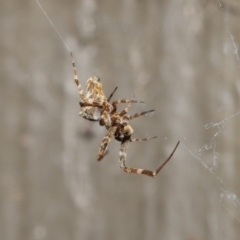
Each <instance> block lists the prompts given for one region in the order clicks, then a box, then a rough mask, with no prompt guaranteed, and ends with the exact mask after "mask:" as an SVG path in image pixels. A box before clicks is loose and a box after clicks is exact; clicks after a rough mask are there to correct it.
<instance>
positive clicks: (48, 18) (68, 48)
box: [35, 0, 72, 52]
mask: <svg viewBox="0 0 240 240" xmlns="http://www.w3.org/2000/svg"><path fill="white" fill-rule="evenodd" d="M35 1H36V3H37V4H38V6H39V8H40V9H41V10H42V12H43V13H44V15H45V16H46V18H47V20H48V21H49V23H50V24H51V26H52V27H53V29H54V30H55V32H56V33H57V35H58V36H59V37H60V39H61V40H62V42H63V44H64V45H65V47H66V48H67V50H68V51H69V52H72V51H71V49H70V47H69V46H68V45H67V43H66V42H65V40H64V39H63V37H62V35H61V33H60V32H59V31H58V29H57V28H56V26H55V25H54V23H53V21H52V20H51V18H50V17H49V16H48V14H47V13H46V11H45V10H44V8H43V7H42V5H41V4H40V2H39V1H38V0H35Z"/></svg>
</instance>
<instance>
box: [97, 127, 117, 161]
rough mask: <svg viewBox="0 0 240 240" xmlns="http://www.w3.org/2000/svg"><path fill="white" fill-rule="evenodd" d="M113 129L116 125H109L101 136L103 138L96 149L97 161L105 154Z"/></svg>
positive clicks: (114, 129)
mask: <svg viewBox="0 0 240 240" xmlns="http://www.w3.org/2000/svg"><path fill="white" fill-rule="evenodd" d="M115 131H116V127H110V128H109V130H108V132H107V134H106V135H105V137H104V138H103V140H102V142H101V144H100V147H99V150H98V156H97V160H98V161H101V160H102V159H103V158H104V156H105V155H106V151H107V148H108V145H109V143H110V141H111V140H112V137H113V135H114V133H115Z"/></svg>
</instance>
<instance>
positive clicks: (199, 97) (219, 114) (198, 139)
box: [15, 0, 240, 240]
mask: <svg viewBox="0 0 240 240" xmlns="http://www.w3.org/2000/svg"><path fill="white" fill-rule="evenodd" d="M37 2H38V1H37ZM99 2H100V1H99ZM137 2H138V1H134V0H126V1H122V2H121V11H122V12H121V11H120V12H121V14H122V15H121V14H119V12H118V11H117V10H116V9H117V8H118V7H116V8H114V6H115V5H114V3H111V2H110V1H102V3H98V2H97V1H95V0H82V1H79V4H78V3H77V2H75V3H74V4H75V6H76V9H78V10H76V12H75V13H73V12H71V13H69V15H66V16H65V15H64V13H63V12H64V7H63V6H62V5H61V6H62V8H60V10H61V11H59V12H58V13H57V11H54V10H53V9H54V8H55V7H58V6H56V5H58V3H57V2H55V3H52V4H53V5H54V6H52V8H51V12H50V13H49V11H50V10H49V11H46V12H48V14H49V16H50V18H49V17H48V15H47V14H45V15H46V17H47V18H48V21H49V22H50V24H49V22H48V23H47V24H46V23H41V26H43V25H44V26H45V27H46V28H50V27H49V25H52V26H53V28H54V30H53V29H52V28H50V29H51V34H52V35H54V34H55V33H54V31H56V32H57V35H56V34H55V35H56V36H57V37H56V38H54V37H53V40H52V45H54V44H56V42H58V40H59V39H58V38H60V39H61V41H62V42H61V41H59V42H60V44H59V45H61V46H60V47H59V48H57V50H58V51H56V52H57V53H56V54H55V56H57V57H55V58H54V57H52V59H51V58H50V56H49V52H47V51H46V52H45V54H44V58H43V59H47V58H48V57H49V59H51V60H52V62H54V61H55V60H56V59H59V55H57V54H59V51H61V49H62V51H63V52H64V50H63V49H64V48H66V50H67V51H66V54H65V55H64V56H61V59H63V60H62V61H63V62H64V63H62V64H63V65H64V67H63V68H62V69H61V67H59V66H58V67H57V66H55V67H56V68H55V69H54V70H53V69H52V68H49V69H48V71H49V72H53V71H56V72H59V73H58V74H56V75H54V77H52V75H50V73H49V76H51V79H53V81H54V79H57V81H56V80H55V81H56V82H57V83H56V85H57V84H59V82H61V83H62V85H63V89H64V90H63V92H64V93H63V95H64V100H63V101H62V105H61V104H59V101H56V100H55V99H54V97H53V96H52V95H51V91H50V90H49V92H48V90H46V92H42V91H40V90H41V84H42V83H43V82H44V80H43V79H45V78H47V77H45V74H47V73H45V74H44V73H43V72H45V70H46V68H43V69H44V71H39V70H38V71H35V75H36V76H35V77H34V79H35V80H34V81H35V83H36V85H34V86H35V88H34V87H33V89H35V91H32V90H28V91H29V93H30V95H31V97H32V98H33V99H34V100H35V101H36V102H39V103H40V105H41V106H42V108H43V109H45V110H44V111H45V114H47V115H49V116H51V121H53V120H54V121H55V122H56V121H58V119H59V118H60V117H61V120H62V123H63V127H62V138H63V141H62V143H61V144H59V145H60V146H61V147H60V148H59V152H61V158H62V159H63V161H62V162H63V169H64V179H65V180H64V183H65V185H66V186H61V187H62V188H66V189H67V190H68V192H67V193H69V194H70V195H71V198H72V200H73V202H74V205H75V206H76V209H77V211H76V215H74V214H72V215H74V216H75V218H74V217H70V219H74V223H73V222H71V223H72V225H74V226H76V229H77V230H75V229H74V231H75V236H76V239H149V240H151V239H159V238H158V236H161V238H162V239H218V240H221V239H239V238H240V237H239V236H240V232H239V230H238V229H239V227H240V196H239V187H240V185H239V182H240V180H239V177H238V175H239V167H240V164H239V163H238V162H239V157H238V156H239V150H238V148H239V140H240V139H239V137H238V135H239V134H238V130H239V122H240V121H239V120H240V108H239V104H238V102H239V93H240V84H239V74H240V72H239V69H240V55H239V47H238V45H239V41H240V38H239V35H238V32H240V31H239V19H240V11H239V9H240V8H239V5H238V4H237V3H236V2H235V1H229V2H228V1H220V0H215V1H206V2H204V3H203V2H202V1H166V2H164V4H165V5H168V4H169V5H168V6H171V7H169V8H167V9H168V11H166V12H159V11H161V8H159V6H158V3H157V1H156V2H154V1H152V3H151V4H150V3H148V4H147V3H145V2H144V1H141V3H140V2H139V3H137ZM196 2H197V4H196ZM41 3H42V4H43V5H44V6H45V4H47V2H46V1H45V2H43V1H41ZM193 3H194V4H193ZM48 4H49V6H51V4H50V3H48ZM55 4H56V5H55ZM65 4H67V5H68V4H69V3H65ZM98 4H99V5H98ZM161 4H162V3H161ZM164 4H163V5H161V6H162V7H164ZM59 6H60V3H59ZM136 6H137V7H138V8H139V9H138V11H139V12H140V13H141V14H140V16H139V15H138V13H136V12H135V10H134V9H136ZM196 6H198V7H196ZM98 7H99V8H98ZM100 7H102V8H100ZM33 8H35V5H34V7H33ZM40 8H41V9H42V10H43V11H45V10H44V9H46V10H47V9H48V7H47V6H46V7H44V8H42V7H41V6H40ZM119 8H120V7H119ZM72 9H73V8H72ZM101 9H104V11H106V12H107V14H105V12H104V14H103V16H102V15H101V11H102V10H101ZM114 9H115V10H114ZM164 9H165V8H164ZM38 10H39V9H38ZM98 11H99V12H100V13H99V12H98ZM115 11H116V12H117V13H118V14H119V15H116V16H115V15H114V14H113V13H112V12H115ZM133 12H134V14H136V18H134V17H135V15H134V14H132V13H133ZM98 14H99V15H98ZM96 15H97V17H98V18H97V19H100V21H99V23H97V22H96V20H94V18H95V16H96ZM113 15H114V16H113ZM57 16H58V20H55V19H57ZM59 16H60V17H59ZM41 18H42V19H43V18H44V17H43V16H41ZM69 18H71V19H74V22H71V21H70V22H68V21H69V20H68V19H69ZM178 18H180V20H181V21H180V20H179V21H178ZM119 19H121V23H119V22H118V21H120V20H119ZM133 19H134V20H133ZM149 19H150V20H149ZM176 19H177V20H176ZM28 21H29V20H28ZM134 21H136V22H134ZM65 22H68V24H67V23H65ZM146 22H147V23H148V24H149V25H147V24H146ZM151 22H152V23H151ZM145 24H146V25H145ZM151 24H152V25H151ZM153 25H154V26H155V28H154V29H153V30H152V29H151V28H153ZM59 26H60V27H59ZM73 26H74V27H73ZM156 26H157V28H156ZM203 26H204V27H203ZM68 28H69V29H70V28H72V29H71V30H69V31H68ZM58 29H60V30H61V31H58ZM216 29H221V30H220V31H218V32H217V31H216ZM62 30H63V31H62ZM60 32H61V33H60ZM65 32H71V34H65ZM219 32H220V33H221V34H220V35H217V36H220V37H219V38H218V37H216V36H215V35H216V34H218V33H219ZM194 34H195V35H194ZM41 35H44V38H45V39H50V37H51V38H52V36H50V34H49V32H48V34H43V33H42V32H41ZM143 36H144V37H143ZM196 36H197V37H196ZM78 39H80V40H79V41H78ZM95 39H97V40H95ZM119 39H121V40H120V41H118V40H119ZM98 41H99V42H101V43H102V45H100V46H99V45H98ZM148 41H149V43H150V45H151V46H149V45H148ZM202 42H208V44H206V46H207V47H208V48H209V49H208V50H205V49H204V48H203V46H205V45H204V44H203V43H202ZM45 45H46V46H47V44H46V43H45ZM45 45H44V44H42V45H41V44H39V46H41V49H44V47H45ZM39 46H38V47H39ZM152 46H154V49H152ZM160 46H161V47H160ZM59 49H60V50H59ZM125 49H127V51H126V50H125ZM70 50H72V52H73V54H74V56H75V60H76V65H77V69H78V71H79V73H80V75H81V83H82V84H83V85H85V81H84V79H87V78H88V77H89V76H91V75H94V74H97V75H100V76H103V85H104V86H105V87H106V92H108V93H110V92H111V91H112V90H113V89H114V87H116V86H119V89H118V92H117V96H116V98H118V97H120V98H128V97H129V96H130V97H132V95H133V93H132V92H133V91H134V93H136V99H139V100H146V101H147V105H146V106H144V109H145V108H146V109H148V108H149V107H150V108H155V109H156V113H155V114H154V115H153V116H147V117H144V118H142V119H136V121H134V122H132V124H133V126H134V130H135V132H134V134H135V136H136V137H141V136H143V135H146V136H152V135H158V136H159V140H156V141H152V142H151V143H139V145H137V144H135V145H131V146H130V148H129V152H128V156H127V160H128V162H129V165H130V166H139V167H145V168H147V169H154V168H155V167H156V166H158V165H159V161H163V160H164V158H165V157H166V156H168V155H169V153H170V152H171V151H172V149H173V147H174V144H176V142H177V141H178V140H180V141H181V144H180V146H179V148H178V149H177V151H176V153H175V155H174V157H173V159H172V160H171V162H169V164H168V165H167V166H166V167H165V168H164V170H163V172H162V173H161V174H160V175H159V176H158V177H157V178H155V179H154V180H153V181H152V179H146V177H143V176H129V175H126V174H124V173H122V172H121V170H120V169H119V167H118V165H117V164H118V163H117V158H118V150H119V144H118V143H115V142H113V143H111V144H112V145H111V147H110V150H109V153H108V155H107V156H106V159H104V161H103V162H101V164H97V163H96V162H95V161H94V160H95V157H96V154H97V150H98V146H99V144H100V140H101V138H102V137H103V135H104V134H105V131H104V129H102V128H100V127H98V126H97V124H95V125H92V124H91V123H89V122H86V121H84V120H82V119H80V120H79V118H77V117H76V118H74V117H72V116H75V115H77V112H76V111H78V108H77V107H76V106H75V105H77V104H75V103H77V102H78V101H79V98H78V96H77V93H76V87H75V85H74V83H73V81H72V79H71V77H72V69H71V61H70V57H69V56H68V55H69V53H68V52H69V51H70ZM105 52H106V55H105ZM208 52H209V53H208ZM39 54H40V53H39ZM159 56H160V57H159ZM96 59H100V60H96ZM103 59H104V61H103ZM151 59H153V60H151ZM49 61H50V60H49ZM36 62H38V64H40V63H41V62H42V59H41V58H39V59H38V60H36ZM58 63H59V62H58ZM51 64H52V63H51ZM128 65H129V67H128ZM65 66H66V67H65ZM96 66H97V67H96ZM59 69H60V70H59ZM112 69H113V70H112ZM110 70H111V71H110ZM60 72H61V73H60ZM62 75H63V76H62ZM113 76H114V77H113ZM15 77H16V76H15ZM44 77H45V78H44ZM110 77H111V79H109V78H110ZM22 78H24V77H22ZM59 79H60V80H59ZM66 79H67V80H66ZM69 79H70V80H69ZM107 79H108V80H107ZM129 79H131V80H129ZM159 79H160V80H161V81H160V80H159ZM21 80H22V79H21ZM15 81H18V80H17V79H16V80H15ZM45 81H46V82H47V81H49V79H45ZM37 83H38V84H39V85H38V84H37ZM40 83H41V84H40ZM18 84H19V86H20V85H21V86H24V84H23V83H22V81H19V82H18ZM36 86H37V87H36ZM57 86H58V85H57ZM38 88H39V89H40V90H39V89H38ZM26 89H28V87H26ZM42 89H44V90H45V88H42ZM204 95H206V97H203V96H204ZM43 96H45V97H43ZM74 104H75V105H74ZM59 105H60V107H59ZM56 109H57V110H56ZM133 109H138V110H140V111H141V110H142V106H140V108H139V106H134V108H133ZM56 112H58V114H56ZM34 114H35V115H34ZM33 115H34V116H35V118H34V119H35V120H38V119H39V117H36V116H38V115H36V112H33ZM30 117H32V116H30ZM79 122H80V123H79ZM35 124H40V123H38V122H37V123H35ZM79 125H80V126H79ZM44 127H45V125H44ZM34 129H35V128H34ZM76 132H77V133H76ZM135 136H134V137H135ZM32 154H33V153H32ZM47 160H48V161H49V162H50V160H49V159H47ZM51 160H52V159H51ZM57 160H59V159H57ZM114 160H115V161H114ZM123 203H124V204H123ZM60 208H61V207H59V208H58V209H57V210H58V211H59V212H61V210H62V209H60ZM75 222H77V223H76V224H75ZM39 226H40V228H39ZM36 229H40V230H42V229H43V230H44V231H43V232H44V234H42V235H44V236H48V235H47V227H43V228H42V225H38V228H36ZM78 229H81V230H78ZM93 229H94V230H93ZM123 229H124V230H123ZM37 232H38V231H37ZM40 232H41V231H40ZM60 232H61V231H60ZM35 235H36V236H35V238H38V236H40V235H41V234H39V233H36V234H35ZM62 236H65V235H64V234H62ZM156 236H157V237H156ZM25 239H26V238H25ZM38 239H40V237H39V238H38ZM49 239H50V238H49ZM52 239H53V238H52ZM55 239H62V238H61V236H60V237H58V238H55ZM65 239H66V238H65Z"/></svg>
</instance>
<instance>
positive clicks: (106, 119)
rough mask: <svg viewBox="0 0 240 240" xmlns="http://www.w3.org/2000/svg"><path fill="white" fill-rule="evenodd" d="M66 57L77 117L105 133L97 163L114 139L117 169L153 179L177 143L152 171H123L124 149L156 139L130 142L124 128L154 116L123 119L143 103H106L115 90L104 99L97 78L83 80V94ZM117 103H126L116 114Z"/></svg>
mask: <svg viewBox="0 0 240 240" xmlns="http://www.w3.org/2000/svg"><path fill="white" fill-rule="evenodd" d="M70 55H71V59H72V66H73V72H74V81H75V83H76V85H77V88H78V92H79V96H80V99H81V101H80V103H79V104H80V108H81V110H80V112H79V115H80V116H81V117H83V118H85V119H87V120H90V121H98V122H99V124H100V125H101V126H105V127H106V129H107V133H106V135H105V137H104V138H103V140H102V142H101V144H100V148H99V152H98V157H97V160H98V161H101V160H102V159H103V158H104V156H105V155H106V151H107V148H108V145H109V143H110V141H111V140H112V138H113V137H114V138H115V139H116V140H117V141H120V142H121V147H120V151H119V163H120V167H121V169H122V170H123V171H124V172H127V173H136V174H143V175H146V176H151V177H154V176H156V175H157V174H158V173H159V172H160V170H161V169H162V168H163V167H164V166H165V165H166V164H167V162H168V161H169V160H170V159H171V158H172V156H173V154H174V152H175V151H176V149H177V147H178V145H179V143H180V142H179V141H178V143H177V145H176V146H175V148H174V149H173V151H172V153H171V154H170V156H169V157H168V158H167V159H166V160H165V161H164V162H163V163H162V164H161V165H160V167H158V168H157V169H156V170H155V171H151V170H146V169H140V168H132V167H127V166H126V164H125V162H126V156H127V149H128V146H129V143H130V142H140V141H148V140H150V139H153V138H156V137H157V136H154V137H148V138H132V134H133V129H132V127H131V126H130V125H129V124H128V121H129V120H132V119H134V118H137V117H140V116H143V115H146V114H148V113H150V112H154V111H155V110H149V111H144V112H141V113H136V114H134V115H127V113H128V109H129V107H130V106H131V104H132V103H144V102H142V101H136V100H133V99H132V100H128V99H121V100H117V101H114V102H112V103H110V100H111V98H112V96H113V95H114V93H115V92H116V90H117V87H116V88H115V89H114V90H113V92H112V93H111V94H110V96H109V97H108V98H106V96H105V94H104V92H103V88H102V84H101V82H100V78H99V77H97V76H93V77H90V78H89V79H88V80H87V89H86V94H84V92H83V89H82V87H81V84H80V82H79V79H78V75H77V69H76V66H75V61H74V58H73V55H72V53H71V52H70ZM120 103H127V104H128V105H127V106H126V108H125V109H124V110H122V111H121V112H120V113H119V112H117V104H120Z"/></svg>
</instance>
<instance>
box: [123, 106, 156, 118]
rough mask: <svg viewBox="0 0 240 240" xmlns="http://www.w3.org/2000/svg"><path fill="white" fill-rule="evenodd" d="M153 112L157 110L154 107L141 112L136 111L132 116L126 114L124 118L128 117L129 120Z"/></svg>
mask: <svg viewBox="0 0 240 240" xmlns="http://www.w3.org/2000/svg"><path fill="white" fill-rule="evenodd" d="M151 112H155V110H154V109H152V110H149V111H144V112H141V113H135V114H134V115H132V116H128V115H126V116H124V118H125V119H127V120H131V119H133V118H137V117H140V116H142V115H146V114H148V113H151Z"/></svg>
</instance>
